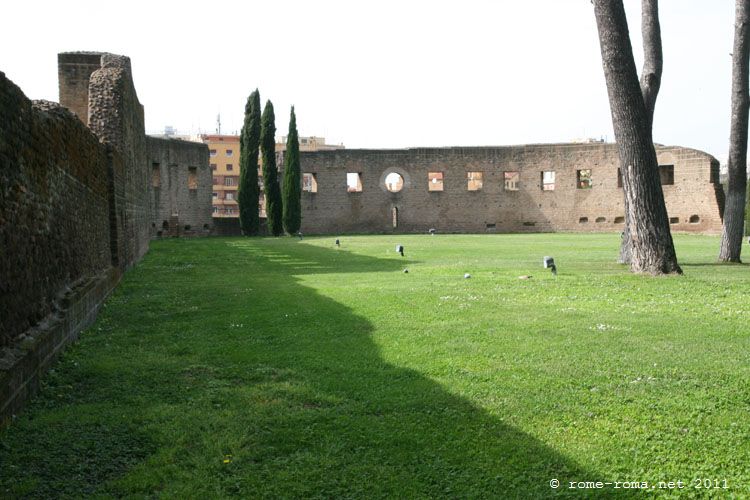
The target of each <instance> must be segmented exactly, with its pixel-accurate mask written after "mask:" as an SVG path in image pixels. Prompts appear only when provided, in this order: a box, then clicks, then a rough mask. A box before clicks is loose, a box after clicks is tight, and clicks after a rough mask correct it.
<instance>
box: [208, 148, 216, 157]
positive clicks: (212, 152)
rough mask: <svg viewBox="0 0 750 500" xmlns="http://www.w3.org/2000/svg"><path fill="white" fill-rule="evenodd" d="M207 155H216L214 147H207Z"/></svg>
mask: <svg viewBox="0 0 750 500" xmlns="http://www.w3.org/2000/svg"><path fill="white" fill-rule="evenodd" d="M208 155H209V156H216V150H215V149H209V150H208Z"/></svg>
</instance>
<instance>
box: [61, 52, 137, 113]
mask: <svg viewBox="0 0 750 500" xmlns="http://www.w3.org/2000/svg"><path fill="white" fill-rule="evenodd" d="M102 69H118V70H120V71H122V72H123V73H125V74H126V75H127V78H128V79H130V80H132V69H131V65H130V58H129V57H127V56H121V55H118V54H111V53H109V52H86V51H83V52H61V53H59V54H57V76H58V82H59V92H60V104H62V105H63V106H65V107H66V108H68V109H70V110H71V111H72V112H73V113H74V114H75V115H76V116H78V118H80V120H81V121H82V122H83V123H84V124H85V125H90V117H89V112H90V110H89V84H90V82H91V78H92V75H93V73H94V72H96V71H99V70H102Z"/></svg>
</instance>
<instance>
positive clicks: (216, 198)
mask: <svg viewBox="0 0 750 500" xmlns="http://www.w3.org/2000/svg"><path fill="white" fill-rule="evenodd" d="M211 196H212V197H213V199H214V200H218V199H219V193H217V192H216V191H214V192H213V193H211Z"/></svg>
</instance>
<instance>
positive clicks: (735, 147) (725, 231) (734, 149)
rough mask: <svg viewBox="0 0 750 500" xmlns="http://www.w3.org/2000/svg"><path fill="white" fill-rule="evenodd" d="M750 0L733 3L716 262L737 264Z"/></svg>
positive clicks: (744, 169) (744, 182) (742, 198)
mask: <svg viewBox="0 0 750 500" xmlns="http://www.w3.org/2000/svg"><path fill="white" fill-rule="evenodd" d="M748 23H750V0H737V3H736V9H735V21H734V52H733V53H732V124H731V127H730V128H731V130H730V133H729V161H728V165H727V166H728V173H729V179H728V181H729V183H728V185H727V200H726V205H725V207H724V224H723V226H722V232H721V248H720V250H719V261H721V262H740V253H741V251H742V234H743V230H744V227H743V226H744V218H745V201H746V199H745V195H746V189H747V131H748V105H750V96H748V56H749V54H750V40H749V39H748V38H749V36H750V28H749V27H750V24H748Z"/></svg>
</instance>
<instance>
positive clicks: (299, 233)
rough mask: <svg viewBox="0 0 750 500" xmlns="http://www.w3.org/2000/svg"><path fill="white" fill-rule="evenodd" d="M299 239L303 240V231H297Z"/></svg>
mask: <svg viewBox="0 0 750 500" xmlns="http://www.w3.org/2000/svg"><path fill="white" fill-rule="evenodd" d="M297 237H298V238H299V239H302V231H297Z"/></svg>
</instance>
